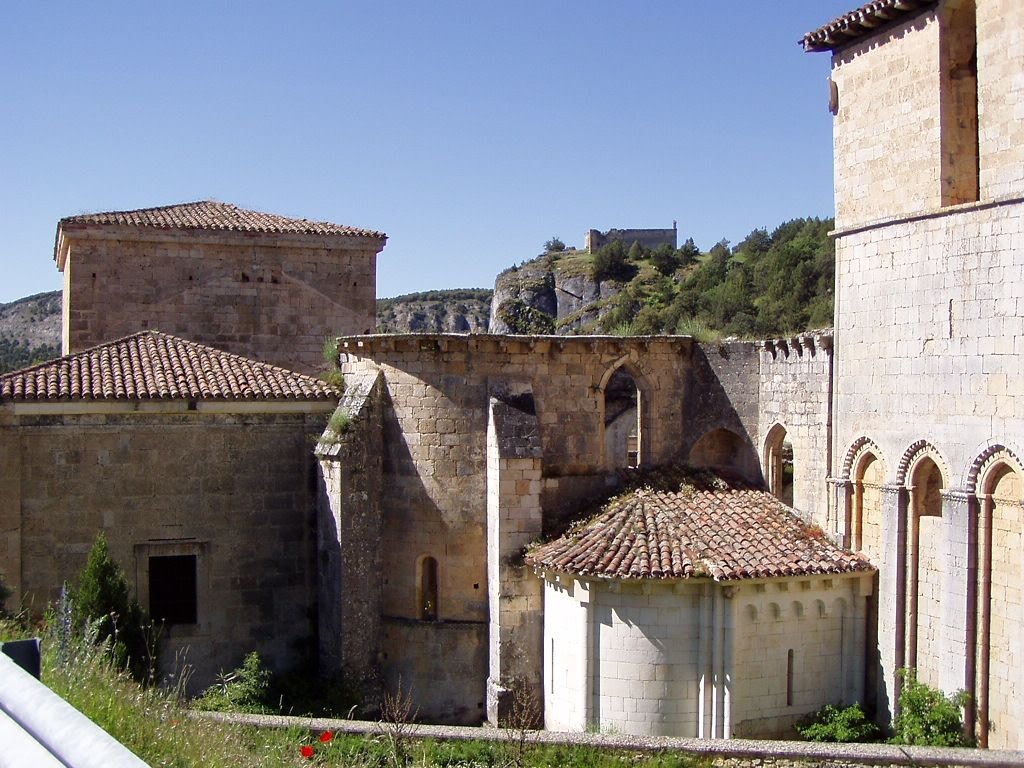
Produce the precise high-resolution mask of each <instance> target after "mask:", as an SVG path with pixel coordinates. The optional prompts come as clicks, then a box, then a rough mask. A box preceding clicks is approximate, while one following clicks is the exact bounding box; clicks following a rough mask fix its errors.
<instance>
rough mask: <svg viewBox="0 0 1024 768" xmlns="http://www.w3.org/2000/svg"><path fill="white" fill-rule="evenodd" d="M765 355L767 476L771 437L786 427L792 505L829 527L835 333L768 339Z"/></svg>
mask: <svg viewBox="0 0 1024 768" xmlns="http://www.w3.org/2000/svg"><path fill="white" fill-rule="evenodd" d="M760 357H761V360H760V362H761V365H760V381H759V390H760V398H759V408H758V419H759V421H758V427H757V431H756V433H754V434H756V435H757V438H758V439H757V447H758V449H759V450H758V454H759V456H760V457H761V460H762V465H763V466H764V471H765V474H766V479H768V478H767V476H768V474H769V473H770V468H769V467H768V466H767V465H768V464H769V461H768V460H767V454H766V451H767V448H768V443H769V441H770V440H772V439H777V438H779V437H781V433H779V432H778V428H780V427H781V428H782V429H784V430H785V439H786V440H788V441H789V442H790V443H791V444H792V447H793V500H792V503H791V505H792V506H793V507H794V508H795V509H797V510H799V511H800V512H801V513H802V514H803V515H805V516H806V517H807V518H808V519H813V520H814V522H816V523H818V524H819V525H821V526H822V527H827V523H828V509H829V503H828V501H829V500H828V489H827V486H826V484H825V478H827V477H829V476H830V475H831V471H830V464H829V453H830V448H831V439H832V434H831V429H832V333H831V331H829V332H825V333H808V334H801V335H799V336H795V337H792V338H789V339H775V340H773V341H768V342H765V343H764V344H763V345H762V347H761V351H760ZM773 429H774V430H775V433H774V434H773ZM773 490H774V489H773Z"/></svg>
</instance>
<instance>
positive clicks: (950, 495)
mask: <svg viewBox="0 0 1024 768" xmlns="http://www.w3.org/2000/svg"><path fill="white" fill-rule="evenodd" d="M942 523H943V527H944V529H945V533H946V535H945V552H944V553H943V555H944V558H943V559H944V561H945V564H946V567H945V570H944V571H943V576H942V603H943V612H942V615H943V619H944V621H943V627H942V635H943V636H942V639H941V643H942V646H941V653H942V661H941V664H940V669H941V670H942V677H941V680H940V683H941V687H942V689H943V690H944V691H946V692H952V691H956V690H959V689H961V688H964V689H966V690H968V691H969V690H971V689H972V688H973V687H974V629H975V626H976V614H975V605H976V595H975V592H976V586H977V583H978V541H977V532H978V509H977V503H976V502H975V498H974V496H972V495H971V494H969V493H967V492H966V491H963V490H950V491H945V492H943V494H942Z"/></svg>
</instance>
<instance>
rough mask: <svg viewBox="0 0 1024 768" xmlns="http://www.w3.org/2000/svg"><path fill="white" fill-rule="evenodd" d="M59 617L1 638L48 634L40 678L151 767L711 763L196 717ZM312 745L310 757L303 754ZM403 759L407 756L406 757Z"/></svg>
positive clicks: (587, 767) (3, 622) (670, 767)
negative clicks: (394, 740) (321, 735)
mask: <svg viewBox="0 0 1024 768" xmlns="http://www.w3.org/2000/svg"><path fill="white" fill-rule="evenodd" d="M68 629H69V625H68V624H67V622H61V621H60V620H59V614H58V615H55V616H53V617H51V619H50V620H49V621H48V622H46V623H45V624H40V625H36V626H32V627H29V626H26V624H25V623H24V622H19V621H14V620H11V619H4V618H0V640H7V639H13V638H23V637H26V636H28V635H30V634H36V635H39V636H41V637H42V639H43V664H42V677H43V682H45V683H46V684H47V685H48V686H49V687H50V688H51V689H52V690H53V691H54V692H56V693H57V694H58V695H60V696H62V697H63V698H64V699H65V700H67V701H68V702H69V703H70V704H71V705H72V706H74V707H75V708H76V709H78V710H79V711H81V712H82V713H83V714H84V715H86V717H88V718H90V719H91V720H92V721H93V722H95V723H97V724H98V725H99V726H100V727H102V728H103V729H104V730H106V731H107V732H108V733H109V734H110V735H111V736H113V737H114V738H115V739H117V740H118V741H120V742H121V743H122V744H124V745H125V746H126V747H128V748H129V749H131V750H132V751H133V752H135V754H137V755H138V756H139V757H140V758H142V759H143V760H144V761H146V762H147V763H149V764H150V765H153V766H173V767H174V768H192V767H193V766H195V767H196V768H198V767H199V766H204V767H205V766H209V767H210V768H228V767H230V768H236V767H241V768H248V767H249V766H252V767H253V768H255V767H256V766H266V767H267V768H277V766H303V765H311V764H312V765H318V766H349V767H355V768H371V767H373V768H382V767H383V766H391V765H406V766H413V767H414V768H429V767H430V766H459V767H460V768H540V767H541V766H544V767H546V768H554V766H566V767H567V768H611V767H612V766H620V765H624V764H628V765H631V766H634V768H684V767H686V766H707V765H709V764H710V763H709V761H707V760H700V759H694V758H693V757H690V756H686V755H681V754H678V753H675V754H673V753H671V752H663V753H654V754H640V753H624V752H618V751H614V750H602V749H598V748H595V747H589V746H551V745H540V744H530V745H528V746H527V747H526V748H525V749H523V748H522V746H521V745H520V746H519V747H518V748H517V745H516V744H515V743H513V742H512V741H510V740H506V741H505V742H501V741H449V742H438V741H432V740H429V739H428V740H422V741H415V740H409V742H408V743H407V744H405V745H404V748H403V750H401V751H400V752H399V751H396V750H395V749H394V748H393V745H391V744H390V743H389V740H388V739H387V738H386V733H387V727H386V725H385V724H382V728H381V735H379V736H377V737H364V736H348V735H343V734H341V733H338V734H336V735H332V736H330V737H329V738H326V739H323V740H320V739H317V738H316V737H311V736H310V734H309V731H308V730H306V729H302V728H292V729H276V728H263V729H261V728H255V727H252V726H241V725H232V724H229V723H224V722H220V721H217V720H213V719H207V718H201V717H196V716H193V715H191V714H190V713H189V709H188V706H187V702H186V701H185V700H184V699H183V698H182V697H181V696H179V695H178V692H177V691H176V690H174V689H166V688H159V687H155V686H151V687H148V688H147V687H143V686H141V685H139V684H138V683H137V682H135V680H133V679H132V678H131V676H130V675H129V674H128V673H127V672H126V671H124V670H122V669H118V668H117V667H116V666H115V664H114V662H113V661H112V660H111V656H110V654H109V653H107V649H106V648H105V646H104V644H103V643H100V644H96V643H95V642H94V638H95V635H94V634H93V635H92V636H90V633H88V632H85V633H81V632H77V633H76V632H69V631H68ZM303 745H306V746H307V747H309V748H310V750H311V751H312V752H313V757H312V758H311V759H306V758H304V757H303V756H302V755H301V754H300V747H301V746H303ZM399 761H401V762H399Z"/></svg>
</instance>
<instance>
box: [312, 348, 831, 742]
mask: <svg viewBox="0 0 1024 768" xmlns="http://www.w3.org/2000/svg"><path fill="white" fill-rule="evenodd" d="M829 341H830V337H829V336H828V335H827V334H825V335H822V334H818V335H817V336H808V337H801V338H800V339H793V340H790V341H789V342H782V341H779V342H774V343H773V344H771V345H763V344H753V343H731V344H726V345H711V346H709V347H708V348H702V347H701V346H700V345H698V344H696V343H695V342H693V340H691V339H689V338H684V337H644V338H633V339H623V338H617V337H530V338H524V337H518V336H513V337H503V336H417V335H412V336H363V337H349V338H342V339H340V340H339V343H338V344H339V346H338V349H339V353H340V367H341V369H342V371H343V372H344V373H345V376H346V380H347V381H348V382H349V387H350V390H349V391H350V392H355V393H359V394H358V395H353V396H352V400H351V401H350V402H349V403H347V404H344V403H343V407H346V408H347V409H348V412H349V414H350V418H351V424H350V426H349V428H348V430H347V432H346V433H345V434H343V435H341V436H340V437H339V439H338V441H337V444H336V445H334V444H332V445H330V446H325V445H323V444H322V445H321V447H320V449H319V453H320V458H321V464H322V466H323V468H324V469H323V472H324V475H325V476H326V477H328V478H335V477H339V476H342V475H345V476H348V475H349V474H351V479H350V480H349V481H348V482H346V481H345V480H341V481H338V482H334V481H329V482H328V483H327V486H326V487H327V490H328V494H327V497H326V498H325V500H324V504H325V509H327V510H330V519H333V520H336V521H341V522H340V523H339V528H338V540H337V542H336V543H330V546H334V547H345V546H349V545H347V544H346V542H349V541H353V540H354V541H358V542H359V546H360V547H362V549H363V550H364V551H366V550H368V551H367V554H366V555H357V554H356V553H355V552H353V557H354V558H355V559H353V560H349V561H348V565H347V566H346V565H343V566H342V573H347V572H348V571H347V570H346V569H348V568H362V567H363V566H362V565H360V563H361V562H362V561H363V560H366V561H367V562H376V561H375V560H374V558H376V557H378V555H376V554H373V553H376V552H378V551H379V552H380V553H384V554H383V555H381V556H383V557H386V558H387V559H388V561H389V565H387V566H384V565H383V563H382V564H381V565H382V571H381V576H380V582H379V584H378V585H377V586H376V587H372V588H373V590H374V591H373V592H372V593H371V594H372V596H370V597H367V596H366V595H364V594H363V593H362V591H361V590H356V591H355V592H349V593H347V594H346V593H345V590H344V589H340V590H336V588H335V587H334V586H332V585H330V584H329V585H327V586H326V587H325V589H326V590H327V591H328V592H330V593H331V594H336V595H338V599H340V608H339V610H340V611H341V613H342V614H344V613H345V612H346V611H349V612H351V615H352V616H353V617H359V616H361V617H362V618H353V619H352V621H351V623H350V624H349V627H351V628H352V630H351V631H354V632H356V634H357V636H358V637H359V638H360V641H359V642H358V643H353V644H351V646H350V648H349V651H348V653H347V654H346V652H344V651H342V652H340V653H338V654H337V655H333V656H332V657H331V658H332V663H333V664H335V665H338V666H339V667H340V668H343V669H347V670H348V671H349V672H350V673H353V674H355V675H356V676H357V677H363V678H369V677H372V676H373V675H374V674H376V673H377V672H378V671H379V672H380V673H381V674H382V677H383V680H384V682H385V684H387V685H390V686H392V687H393V686H396V685H397V684H398V681H399V679H401V682H402V685H403V686H405V687H407V688H411V689H412V690H413V691H414V692H415V694H416V698H417V703H418V705H419V706H420V711H421V714H423V715H424V716H425V717H429V718H432V719H440V720H448V721H461V722H476V721H479V720H480V719H481V718H482V717H483V716H484V715H485V713H486V714H488V715H490V718H491V719H492V720H495V719H496V718H497V713H498V709H499V707H500V702H501V698H502V693H503V691H505V690H507V689H508V688H510V687H511V686H512V685H513V684H516V685H522V684H524V681H525V682H526V684H527V685H529V686H531V687H533V688H534V689H535V690H536V691H537V695H538V699H539V698H540V692H541V677H540V672H541V659H542V658H543V654H542V649H541V612H542V605H541V600H540V591H539V588H540V582H539V581H538V580H537V579H536V577H535V576H533V575H532V573H530V572H528V571H527V570H526V569H525V568H524V567H523V566H522V564H521V562H518V560H517V558H518V557H519V554H520V553H521V552H522V549H523V547H524V546H525V545H526V544H528V543H529V542H530V541H532V540H536V539H538V538H539V537H540V536H541V535H542V534H543V533H545V532H549V531H553V530H556V529H558V528H559V527H560V526H561V525H562V524H563V523H564V522H565V520H566V519H567V518H568V517H569V516H571V515H572V514H573V512H574V511H576V510H579V509H581V508H582V506H583V505H585V504H586V503H588V502H591V501H592V500H594V499H596V498H600V497H602V496H604V495H606V494H607V493H608V491H609V490H611V489H613V488H614V487H615V486H616V483H617V482H618V481H617V476H616V471H617V470H620V469H622V468H623V467H625V466H626V463H625V461H624V460H623V459H622V457H623V456H624V454H623V453H620V452H613V451H612V450H610V449H609V445H608V441H607V440H606V433H608V432H609V430H611V429H612V428H613V422H610V421H608V420H607V418H606V417H607V413H606V412H607V411H608V410H610V409H612V408H613V407H616V406H614V405H613V404H612V403H611V402H610V401H609V400H608V396H609V392H610V391H611V390H610V383H611V382H612V381H613V379H614V377H615V376H616V373H617V372H620V371H624V372H626V373H627V374H628V375H629V377H630V380H631V381H632V382H633V386H634V387H635V397H636V406H635V410H634V411H630V412H631V413H634V414H635V416H633V418H634V419H635V423H636V434H637V444H636V446H635V453H636V456H637V463H639V464H641V465H645V466H650V465H657V464H666V463H670V462H673V461H679V460H689V461H690V462H692V463H694V464H696V465H703V466H708V467H712V468H716V469H721V470H726V471H736V472H739V473H740V474H741V475H743V476H744V477H746V478H747V479H748V480H750V481H751V482H755V483H756V482H760V481H761V469H760V464H759V461H758V456H759V454H760V453H761V445H760V438H759V437H758V436H759V435H760V434H762V432H767V431H768V430H769V429H770V428H771V427H772V426H775V425H778V424H782V423H785V424H786V426H787V428H788V429H790V430H791V432H792V441H793V445H794V450H795V451H799V452H798V453H797V455H798V456H799V457H800V460H801V461H804V462H805V465H804V467H803V469H802V471H801V473H800V474H799V475H797V479H798V488H799V491H798V497H799V499H800V501H801V503H805V504H809V503H813V501H814V498H815V496H814V494H815V492H818V493H822V492H823V491H822V488H823V484H822V483H821V482H820V478H821V477H823V476H824V474H823V467H822V468H819V470H817V473H816V471H815V469H814V467H815V466H816V465H815V463H814V459H813V458H812V451H813V448H814V447H815V446H819V445H820V444H823V443H825V442H826V439H827V438H826V435H827V421H828V419H827V409H828V404H829V400H828V396H827V393H828V383H827V382H828V372H829V371H830V370H831V359H830V345H829ZM783 347H785V348H786V349H787V350H792V351H791V352H786V353H783V352H782V351H781V350H782V348H783ZM776 379H778V380H783V381H787V382H789V383H788V384H787V386H786V387H784V388H782V389H781V390H780V393H779V394H778V395H773V394H772V393H770V392H769V391H767V390H765V389H764V387H766V386H768V385H770V384H771V383H772V382H774V381H775V380H776ZM364 393H365V394H364ZM347 397H348V396H347ZM762 400H763V401H764V404H765V408H766V410H767V412H768V414H769V415H770V417H771V418H772V421H771V423H770V424H766V425H765V426H764V427H763V428H762V419H761V406H762ZM377 440H382V444H381V456H382V457H383V460H382V461H381V462H379V463H377V462H375V461H374V460H372V458H368V457H366V456H365V454H364V451H365V447H366V446H368V445H372V444H373V443H374V441H377ZM755 441H757V444H756V445H755ZM353 451H355V452H356V455H358V456H359V458H358V459H356V460H355V461H354V462H353V461H349V460H347V459H346V458H345V457H348V456H351V455H353V454H352V453H351V452H353ZM816 477H817V479H818V482H817V483H816V482H815V478H816ZM364 489H365V492H364ZM374 489H379V491H378V492H377V493H378V495H376V497H375V491H374ZM374 498H376V499H377V500H372V499H374ZM367 499H371V501H369V502H367ZM367 503H370V504H373V505H379V509H380V528H379V530H377V529H373V530H372V531H371V530H370V529H369V528H367V527H365V526H364V525H363V524H362V523H361V522H360V521H363V520H365V519H366V518H365V515H364V512H363V510H364V508H365V505H366V504H367ZM806 511H807V512H808V514H809V513H810V509H809V508H808V509H807V510H806ZM345 521H349V523H348V524H351V525H356V526H360V527H359V529H358V531H356V530H354V529H353V530H352V531H347V530H346V529H345V525H346V522H345ZM322 533H323V532H322ZM321 546H322V547H323V546H325V544H324V543H323V542H322V544H321ZM428 561H432V562H433V563H435V564H436V569H437V571H436V579H437V591H436V595H435V597H434V599H435V600H436V608H435V610H434V611H426V610H425V608H424V602H423V601H424V586H423V585H424V578H425V575H424V563H425V562H428ZM332 573H333V570H332ZM328 578H334V577H333V576H329V577H328ZM341 578H342V580H344V578H345V577H344V576H342V577H341ZM367 583H368V582H367V581H365V580H363V581H360V584H364V585H365V584H367ZM377 590H379V591H377ZM322 610H323V609H322ZM371 626H373V627H378V628H379V629H378V630H377V635H376V637H373V633H372V632H368V631H367V630H366V629H365V628H366V627H371ZM344 632H346V630H344V628H343V633H344ZM441 649H443V653H442V652H441ZM442 659H443V661H442ZM485 683H486V685H485Z"/></svg>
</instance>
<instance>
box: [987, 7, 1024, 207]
mask: <svg viewBox="0 0 1024 768" xmlns="http://www.w3.org/2000/svg"><path fill="white" fill-rule="evenodd" d="M976 5H977V13H976V15H977V25H978V32H977V40H978V63H977V70H978V77H977V81H978V92H977V98H978V123H979V126H980V127H979V131H978V149H979V162H978V164H979V171H980V175H981V199H982V200H992V199H998V198H1003V197H1006V196H1020V194H1021V191H1022V190H1024V82H1022V80H1021V72H1024V6H1022V5H1021V4H1020V3H1019V2H1016V0H976Z"/></svg>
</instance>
